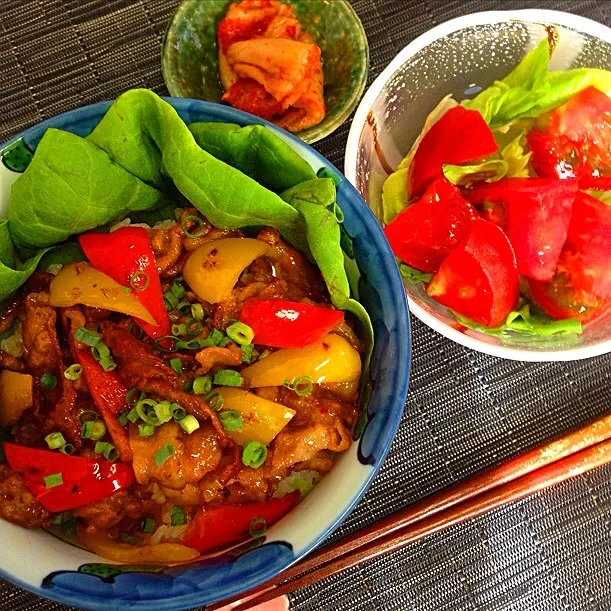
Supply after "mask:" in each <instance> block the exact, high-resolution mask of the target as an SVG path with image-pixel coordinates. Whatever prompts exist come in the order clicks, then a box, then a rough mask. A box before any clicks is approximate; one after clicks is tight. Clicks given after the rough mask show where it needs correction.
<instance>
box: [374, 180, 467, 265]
mask: <svg viewBox="0 0 611 611" xmlns="http://www.w3.org/2000/svg"><path fill="white" fill-rule="evenodd" d="M476 216H477V214H476V212H475V210H474V209H473V207H472V206H471V204H469V202H468V201H467V200H466V199H465V198H464V197H463V196H462V195H461V194H460V191H459V190H458V189H457V188H456V187H455V186H454V185H453V184H452V183H451V182H449V181H448V180H446V179H445V178H444V177H443V176H441V177H439V178H437V180H435V181H434V182H433V183H431V185H430V186H429V188H428V189H427V191H426V193H425V194H424V195H423V196H422V199H420V200H419V201H417V202H416V203H415V204H411V205H410V206H408V207H407V208H406V209H405V210H404V211H403V212H401V214H399V215H398V216H397V218H395V219H394V220H393V221H392V222H391V223H390V224H389V225H387V226H386V227H385V228H384V233H385V234H386V237H387V238H388V241H389V242H390V246H391V248H392V250H393V252H394V253H395V255H397V257H399V259H401V261H404V262H405V263H407V264H408V265H411V266H412V267H415V268H416V269H419V270H422V271H425V272H435V271H437V269H439V265H440V263H441V262H442V261H443V259H444V258H445V257H446V256H447V255H448V254H449V252H450V251H451V250H452V248H453V247H454V246H455V245H456V243H457V242H458V241H459V240H460V239H461V238H462V236H463V235H464V234H465V232H466V231H467V230H468V228H469V225H470V224H471V221H472V220H473V219H474V218H475V217H476Z"/></svg>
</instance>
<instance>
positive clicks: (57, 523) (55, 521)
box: [51, 512, 64, 526]
mask: <svg viewBox="0 0 611 611" xmlns="http://www.w3.org/2000/svg"><path fill="white" fill-rule="evenodd" d="M63 518H64V513H63V512H62V513H56V514H55V515H54V516H53V519H52V520H51V524H53V526H61V523H62V520H63Z"/></svg>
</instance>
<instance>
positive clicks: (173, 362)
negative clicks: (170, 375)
mask: <svg viewBox="0 0 611 611" xmlns="http://www.w3.org/2000/svg"><path fill="white" fill-rule="evenodd" d="M170 367H171V368H172V369H173V370H174V371H175V372H176V373H177V374H178V375H182V360H181V359H179V358H175V359H170Z"/></svg>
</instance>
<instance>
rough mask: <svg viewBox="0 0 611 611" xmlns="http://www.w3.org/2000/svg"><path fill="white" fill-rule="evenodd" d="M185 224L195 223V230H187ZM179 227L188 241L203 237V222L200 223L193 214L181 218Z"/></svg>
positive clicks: (197, 217) (200, 220)
mask: <svg viewBox="0 0 611 611" xmlns="http://www.w3.org/2000/svg"><path fill="white" fill-rule="evenodd" d="M187 222H192V223H195V224H196V225H197V229H196V230H195V231H191V230H190V229H187ZM180 226H181V228H182V232H183V233H184V234H185V235H186V236H187V237H188V238H190V239H195V238H199V237H201V236H202V235H204V221H202V219H200V218H199V216H195V215H194V214H189V215H187V216H183V217H182V221H181V222H180Z"/></svg>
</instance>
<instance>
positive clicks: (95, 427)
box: [81, 420, 106, 441]
mask: <svg viewBox="0 0 611 611" xmlns="http://www.w3.org/2000/svg"><path fill="white" fill-rule="evenodd" d="M105 434H106V426H105V425H104V423H103V422H102V421H101V420H96V421H94V422H92V421H91V420H88V421H87V422H83V427H82V429H81V437H82V438H83V439H93V440H94V441H98V439H102V437H104V435H105Z"/></svg>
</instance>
